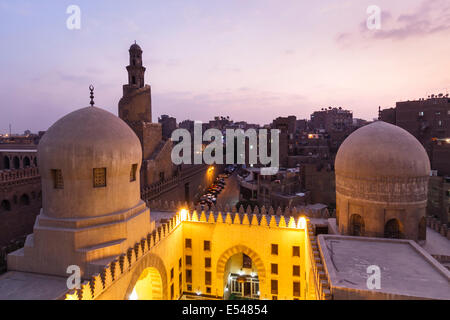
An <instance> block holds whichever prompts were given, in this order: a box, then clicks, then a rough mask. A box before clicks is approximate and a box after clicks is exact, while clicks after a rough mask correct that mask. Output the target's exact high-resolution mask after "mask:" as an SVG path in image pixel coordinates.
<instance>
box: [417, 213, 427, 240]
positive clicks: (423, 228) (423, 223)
mask: <svg viewBox="0 0 450 320" xmlns="http://www.w3.org/2000/svg"><path fill="white" fill-rule="evenodd" d="M418 238H419V240H426V239H427V218H425V217H422V219H420V222H419V237H418Z"/></svg>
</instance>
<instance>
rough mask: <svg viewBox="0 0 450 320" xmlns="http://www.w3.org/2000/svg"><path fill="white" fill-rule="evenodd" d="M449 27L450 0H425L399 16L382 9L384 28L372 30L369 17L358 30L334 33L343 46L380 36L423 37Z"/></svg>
mask: <svg viewBox="0 0 450 320" xmlns="http://www.w3.org/2000/svg"><path fill="white" fill-rule="evenodd" d="M448 30H450V2H449V1H448V0H424V1H423V2H422V3H421V4H420V5H419V6H418V7H417V8H415V9H414V10H413V12H411V13H404V14H401V15H399V16H398V17H397V18H396V19H395V18H394V17H393V16H392V14H391V13H390V12H389V11H387V10H383V9H382V15H381V29H379V30H369V29H368V28H367V22H366V20H364V21H362V22H361V23H360V24H359V31H358V32H357V33H349V32H343V33H339V34H337V35H336V37H335V41H336V42H337V43H338V44H339V45H341V46H349V45H352V44H355V43H361V42H365V41H370V40H373V39H380V40H387V39H390V40H405V39H410V38H418V37H423V36H427V35H431V34H435V33H439V32H444V31H448Z"/></svg>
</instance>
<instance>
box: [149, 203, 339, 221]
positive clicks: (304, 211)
mask: <svg viewBox="0 0 450 320" xmlns="http://www.w3.org/2000/svg"><path fill="white" fill-rule="evenodd" d="M147 205H148V206H149V207H150V209H151V210H155V211H168V212H172V211H178V210H180V209H182V208H185V209H188V210H190V211H193V210H196V211H197V212H201V211H205V212H213V213H214V214H216V215H217V214H218V213H219V212H231V213H240V214H243V213H247V214H257V215H258V214H262V215H270V216H272V215H275V216H282V215H284V216H286V217H288V216H294V217H298V216H300V215H302V216H306V217H309V218H317V219H328V218H331V217H332V215H331V214H330V213H329V211H328V209H321V210H319V209H311V208H308V207H306V206H294V207H286V208H284V209H282V208H281V207H278V208H273V207H269V208H266V207H265V206H261V207H259V206H255V207H254V208H253V209H252V207H251V206H247V208H244V207H243V206H242V205H241V206H240V207H239V208H237V207H236V206H232V207H230V206H229V205H228V204H227V205H225V206H223V205H221V204H220V203H218V204H217V205H214V204H213V205H212V206H211V207H208V206H201V205H194V203H193V202H191V203H186V202H184V203H183V202H180V201H178V202H174V201H161V200H152V201H148V202H147Z"/></svg>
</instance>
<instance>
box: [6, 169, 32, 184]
mask: <svg viewBox="0 0 450 320" xmlns="http://www.w3.org/2000/svg"><path fill="white" fill-rule="evenodd" d="M39 179H40V175H39V169H38V168H37V167H30V168H24V169H17V170H0V186H9V185H15V184H21V183H23V182H29V181H31V180H35V181H39Z"/></svg>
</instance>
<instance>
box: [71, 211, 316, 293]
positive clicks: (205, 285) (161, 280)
mask: <svg viewBox="0 0 450 320" xmlns="http://www.w3.org/2000/svg"><path fill="white" fill-rule="evenodd" d="M308 228H309V222H308V221H307V220H306V218H304V217H300V218H299V219H298V220H297V221H296V220H295V219H294V218H293V217H289V218H288V219H285V217H283V216H269V215H260V214H258V215H257V214H247V213H242V212H241V213H234V214H233V213H227V214H222V213H220V212H219V213H217V214H214V213H213V212H210V213H209V214H206V213H205V212H201V213H200V214H199V213H197V212H196V211H193V212H188V211H187V210H181V211H180V212H178V213H177V214H176V215H175V216H174V217H173V218H172V219H171V220H170V221H169V223H168V224H166V225H163V226H162V227H160V228H158V230H157V231H155V232H153V233H152V234H149V235H148V237H147V238H146V239H143V241H142V242H141V243H138V244H136V246H135V247H134V248H132V249H130V250H129V251H128V252H127V254H126V255H122V256H120V258H118V259H116V260H115V261H113V262H112V263H111V264H109V265H107V266H106V268H105V269H104V270H103V272H101V273H100V274H98V275H94V276H93V278H92V280H91V281H89V282H85V283H84V284H83V286H82V289H80V290H77V291H72V292H71V293H68V294H67V296H66V298H67V299H86V300H90V299H99V300H104V299H131V300H137V299H143V300H147V299H165V300H172V299H224V298H225V299H243V298H244V299H280V300H281V299H283V300H293V299H298V300H305V299H309V300H310V299H318V298H325V297H324V296H321V294H320V293H318V292H320V291H317V286H316V285H315V283H316V282H315V276H314V275H313V273H314V271H313V270H315V268H314V267H313V266H312V265H311V263H314V255H313V254H312V252H313V249H312V247H311V242H310V241H311V239H310V238H309V234H311V233H309V232H308ZM308 233H309V234H308ZM311 235H312V234H311ZM313 246H314V244H313Z"/></svg>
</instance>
